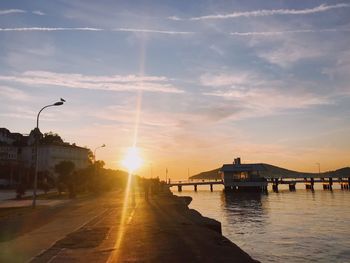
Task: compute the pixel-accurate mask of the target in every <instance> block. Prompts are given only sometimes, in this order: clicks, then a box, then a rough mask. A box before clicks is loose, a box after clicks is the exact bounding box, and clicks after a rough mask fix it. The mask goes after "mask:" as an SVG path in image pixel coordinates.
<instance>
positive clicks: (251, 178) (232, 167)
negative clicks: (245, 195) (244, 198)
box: [220, 157, 268, 191]
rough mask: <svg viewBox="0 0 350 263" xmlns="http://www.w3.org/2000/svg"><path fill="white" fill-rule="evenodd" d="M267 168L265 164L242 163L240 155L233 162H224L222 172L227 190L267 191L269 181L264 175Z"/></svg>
mask: <svg viewBox="0 0 350 263" xmlns="http://www.w3.org/2000/svg"><path fill="white" fill-rule="evenodd" d="M265 170H266V168H265V167H264V165H263V164H242V163H241V158H239V157H238V158H235V159H234V162H233V163H232V164H224V165H223V166H222V167H221V169H220V173H221V177H222V180H223V183H224V186H225V190H226V191H230V190H247V191H262V190H263V191H266V190H267V184H268V182H267V180H266V179H265V178H264V177H263V176H262V173H263V172H264V171H265Z"/></svg>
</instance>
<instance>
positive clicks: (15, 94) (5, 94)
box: [0, 85, 31, 101]
mask: <svg viewBox="0 0 350 263" xmlns="http://www.w3.org/2000/svg"><path fill="white" fill-rule="evenodd" d="M0 97H1V98H6V99H7V100H8V99H10V100H20V101H27V100H29V99H30V98H31V96H30V95H28V94H27V93H25V92H23V91H22V90H19V89H14V88H11V87H9V86H4V85H0Z"/></svg>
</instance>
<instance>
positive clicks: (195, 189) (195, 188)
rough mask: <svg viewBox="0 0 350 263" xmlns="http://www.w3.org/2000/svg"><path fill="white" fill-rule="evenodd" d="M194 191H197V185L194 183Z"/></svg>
mask: <svg viewBox="0 0 350 263" xmlns="http://www.w3.org/2000/svg"><path fill="white" fill-rule="evenodd" d="M194 191H195V192H197V185H196V184H195V185H194Z"/></svg>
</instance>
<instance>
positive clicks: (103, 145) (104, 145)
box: [94, 144, 106, 163]
mask: <svg viewBox="0 0 350 263" xmlns="http://www.w3.org/2000/svg"><path fill="white" fill-rule="evenodd" d="M103 147H106V144H102V145H101V146H98V147H96V148H95V150H94V163H95V162H96V150H97V149H100V148H103Z"/></svg>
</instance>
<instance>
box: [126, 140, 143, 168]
mask: <svg viewBox="0 0 350 263" xmlns="http://www.w3.org/2000/svg"><path fill="white" fill-rule="evenodd" d="M142 163H143V160H142V158H141V157H140V150H139V149H138V148H137V147H135V146H134V147H130V148H128V150H127V152H126V155H125V158H124V159H123V160H122V164H123V166H124V167H126V168H127V169H128V170H129V173H133V172H134V171H135V170H137V169H138V168H140V166H141V165H142Z"/></svg>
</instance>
